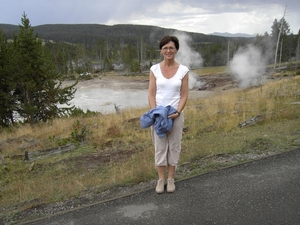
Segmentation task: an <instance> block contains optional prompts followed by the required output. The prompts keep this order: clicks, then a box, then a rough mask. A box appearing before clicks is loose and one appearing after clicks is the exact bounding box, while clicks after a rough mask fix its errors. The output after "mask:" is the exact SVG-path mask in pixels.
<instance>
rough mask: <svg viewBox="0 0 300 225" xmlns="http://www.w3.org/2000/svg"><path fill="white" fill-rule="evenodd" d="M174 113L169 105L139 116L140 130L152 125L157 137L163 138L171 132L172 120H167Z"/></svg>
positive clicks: (174, 110)
mask: <svg viewBox="0 0 300 225" xmlns="http://www.w3.org/2000/svg"><path fill="white" fill-rule="evenodd" d="M176 112H177V110H176V109H174V108H173V107H172V106H170V105H168V106H166V107H164V106H158V107H156V108H154V109H151V110H149V111H148V112H146V113H145V114H143V115H142V116H141V118H140V125H141V128H148V127H150V126H152V125H154V130H155V132H156V134H157V135H158V137H164V136H165V135H166V133H168V132H170V131H171V129H172V126H173V120H172V119H170V118H168V116H169V115H171V114H174V113H176Z"/></svg>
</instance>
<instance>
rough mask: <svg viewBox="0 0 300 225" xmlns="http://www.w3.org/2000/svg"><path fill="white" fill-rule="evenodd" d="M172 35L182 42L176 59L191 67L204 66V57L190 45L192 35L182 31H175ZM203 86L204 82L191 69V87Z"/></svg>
mask: <svg viewBox="0 0 300 225" xmlns="http://www.w3.org/2000/svg"><path fill="white" fill-rule="evenodd" d="M172 35H174V36H176V37H177V38H178V39H179V44H180V47H179V51H178V53H177V55H176V60H177V61H178V62H179V63H181V64H183V65H185V66H187V67H188V68H189V69H191V68H200V67H202V63H203V59H202V57H201V55H200V54H199V53H198V52H196V51H194V50H193V49H192V48H191V47H190V43H191V41H192V39H191V37H190V36H188V35H187V34H186V33H182V32H174V33H173V34H172ZM201 86H202V83H201V82H200V81H197V79H196V74H194V73H193V72H191V71H190V72H189V89H193V88H194V87H197V88H200V87H201Z"/></svg>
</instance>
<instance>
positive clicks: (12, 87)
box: [0, 13, 300, 125]
mask: <svg viewBox="0 0 300 225" xmlns="http://www.w3.org/2000/svg"><path fill="white" fill-rule="evenodd" d="M281 24H282V26H281ZM17 28H18V29H17V30H16V29H15V26H14V25H3V24H0V79H1V84H0V107H1V109H0V118H1V121H0V125H9V124H12V123H14V122H15V121H16V118H17V117H16V115H17V116H20V117H22V118H25V122H30V123H35V122H38V121H47V120H48V119H51V118H54V117H56V116H60V115H62V114H67V113H69V112H70V111H71V110H72V107H68V102H69V101H70V100H72V98H73V97H74V93H75V89H74V86H75V84H76V82H74V84H73V85H71V86H68V87H64V88H62V87H61V83H60V81H61V80H63V79H74V80H76V79H78V78H79V77H80V76H79V75H80V74H81V75H84V74H89V73H97V72H105V71H110V70H123V71H127V72H130V73H131V72H134V73H135V72H141V71H142V70H147V71H148V70H149V68H150V66H151V65H152V64H153V63H155V62H158V61H159V60H160V59H161V58H160V57H161V55H160V51H159V49H158V44H159V41H160V39H161V37H162V36H164V35H166V34H173V33H174V32H175V30H172V29H163V28H159V27H154V26H141V25H115V26H105V25H76V24H75V25H59V24H58V25H42V26H37V27H35V28H33V27H31V25H30V21H29V19H28V18H27V16H26V14H25V13H24V14H23V15H22V19H21V25H19V26H17ZM271 28H272V32H271V34H268V33H267V32H266V33H265V34H264V35H257V36H256V37H254V38H233V37H231V38H228V37H220V36H213V35H204V34H199V33H191V32H183V31H176V32H177V33H179V34H185V35H187V36H188V37H190V40H191V41H190V43H189V44H190V47H191V48H192V49H193V50H194V51H196V52H198V53H199V54H200V55H201V56H202V58H203V66H205V67H206V66H207V67H209V66H223V65H227V64H228V63H229V61H230V59H231V58H232V57H233V56H234V54H235V53H236V52H237V51H238V50H239V48H241V47H243V46H246V45H248V44H253V45H255V46H257V47H258V48H259V49H261V51H262V53H263V54H264V55H272V54H274V52H275V45H276V40H278V36H279V31H280V29H281V32H280V33H281V35H280V51H278V58H280V60H278V62H286V61H289V60H291V59H295V58H297V57H299V37H300V32H298V34H297V35H294V34H292V33H290V29H289V24H288V23H287V21H285V19H284V18H282V19H281V20H279V21H277V19H275V20H274V22H273V25H272V27H271ZM297 54H298V55H297ZM273 62H274V57H270V59H269V63H273ZM84 77H85V76H84ZM58 105H60V106H61V105H67V107H59V106H58Z"/></svg>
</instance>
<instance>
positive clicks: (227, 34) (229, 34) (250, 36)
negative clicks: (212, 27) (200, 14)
mask: <svg viewBox="0 0 300 225" xmlns="http://www.w3.org/2000/svg"><path fill="white" fill-rule="evenodd" d="M211 35H216V36H222V37H244V38H252V37H255V36H256V34H244V33H235V34H232V33H227V32H225V33H219V32H214V33H212V34H211Z"/></svg>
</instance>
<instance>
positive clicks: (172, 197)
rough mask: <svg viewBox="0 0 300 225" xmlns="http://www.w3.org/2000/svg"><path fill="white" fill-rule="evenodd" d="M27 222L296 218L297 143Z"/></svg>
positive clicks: (299, 212) (291, 222) (299, 209)
mask: <svg viewBox="0 0 300 225" xmlns="http://www.w3.org/2000/svg"><path fill="white" fill-rule="evenodd" d="M176 188H177V190H176V192H175V193H173V194H169V193H164V194H160V195H158V194H156V193H155V191H154V187H153V189H151V190H147V191H144V192H140V193H136V194H134V195H130V196H126V197H122V198H119V199H114V200H111V201H107V202H102V203H99V204H95V205H93V206H89V207H86V208H81V209H77V210H73V211H68V212H65V213H61V214H57V215H54V216H52V217H48V218H43V219H41V220H36V221H32V222H30V223H27V224H30V225H35V224H47V225H56V224H57V225H58V224H59V225H81V224H88V225H92V224H97V225H99V224H105V225H107V224H139V225H140V224H143V225H144V224H151V225H152V224H164V225H168V224H172V225H176V224H180V225H181V224H189V225H190V224H200V225H206V224H221V225H223V224H228V225H233V224H238V225H250V224H251V225H252V224H253V225H254V224H255V225H264V224H268V225H277V224H286V225H299V224H300V149H298V150H293V151H289V152H286V153H283V154H280V155H275V156H272V157H269V158H265V159H261V160H257V161H253V162H250V163H246V164H242V165H238V166H235V167H231V168H226V169H222V170H218V171H214V172H210V173H207V174H204V175H200V176H197V177H193V178H189V179H186V180H182V181H178V182H176Z"/></svg>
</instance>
